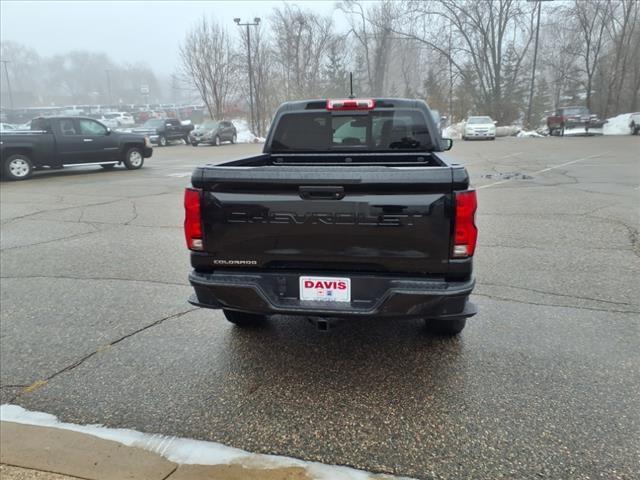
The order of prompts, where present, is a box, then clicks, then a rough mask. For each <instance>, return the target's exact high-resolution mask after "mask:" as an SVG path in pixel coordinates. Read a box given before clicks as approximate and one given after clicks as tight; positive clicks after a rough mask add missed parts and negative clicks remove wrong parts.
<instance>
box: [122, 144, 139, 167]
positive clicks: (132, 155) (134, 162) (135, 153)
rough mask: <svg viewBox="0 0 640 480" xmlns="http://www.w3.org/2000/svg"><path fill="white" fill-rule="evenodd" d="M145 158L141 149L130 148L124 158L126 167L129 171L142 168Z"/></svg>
mask: <svg viewBox="0 0 640 480" xmlns="http://www.w3.org/2000/svg"><path fill="white" fill-rule="evenodd" d="M143 164H144V156H143V155H142V152H141V151H140V149H139V148H130V149H129V150H127V153H126V154H125V156H124V166H125V167H127V169H129V170H137V169H139V168H142V165H143Z"/></svg>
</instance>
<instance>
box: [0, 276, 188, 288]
mask: <svg viewBox="0 0 640 480" xmlns="http://www.w3.org/2000/svg"><path fill="white" fill-rule="evenodd" d="M36 278H40V279H53V280H96V281H112V280H115V281H122V282H139V283H151V284H157V285H169V286H172V287H173V286H178V287H189V286H190V285H189V284H188V283H178V282H165V281H161V280H141V279H138V278H122V277H76V276H73V275H7V276H4V275H3V276H0V279H6V280H23V279H36Z"/></svg>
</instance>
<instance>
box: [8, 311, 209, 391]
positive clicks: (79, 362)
mask: <svg viewBox="0 0 640 480" xmlns="http://www.w3.org/2000/svg"><path fill="white" fill-rule="evenodd" d="M198 308H199V307H193V308H189V309H188V310H184V311H182V312H178V313H174V314H172V315H168V316H166V317H163V318H160V319H158V320H155V321H154V322H151V323H149V324H148V325H145V326H144V327H141V328H139V329H137V330H134V331H133V332H130V333H127V334H126V335H123V336H121V337H119V338H117V339H115V340H114V341H112V342H109V343H108V344H106V345H101V346H99V347H98V348H97V349H95V350H94V351H93V352H91V353H88V354H87V355H85V356H83V357H81V358H79V359H78V360H76V361H75V362H73V363H71V364H69V365H67V366H66V367H64V368H62V369H60V370H58V371H57V372H54V373H52V374H51V375H49V376H48V377H47V378H45V379H44V380H42V379H41V380H36V381H35V382H34V383H32V384H31V385H30V386H27V387H26V388H24V389H23V390H21V391H20V392H18V393H17V394H16V395H15V396H14V397H13V398H12V399H11V400H10V401H9V403H13V402H15V401H16V400H17V399H18V398H19V397H20V396H22V395H23V394H24V393H29V392H31V391H34V390H36V389H37V388H38V387H40V386H43V385H45V384H47V383H49V382H50V381H51V380H53V379H54V378H56V377H57V376H59V375H61V374H63V373H66V372H70V371H71V370H73V369H75V368H77V367H79V366H80V365H82V364H83V363H84V362H86V361H87V360H89V359H90V358H91V357H93V356H95V355H97V354H98V353H100V352H102V351H104V350H107V349H109V348H111V347H113V346H115V345H117V344H119V343H120V342H122V341H124V340H126V339H127V338H131V337H133V336H134V335H137V334H138V333H141V332H144V331H145V330H148V329H150V328H153V327H156V326H158V325H160V324H162V323H164V322H166V321H167V320H173V319H176V318H180V317H183V316H184V315H186V314H188V313H190V312H193V311H194V310H198ZM36 385H37V387H35V388H34V386H36Z"/></svg>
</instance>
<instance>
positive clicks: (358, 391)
mask: <svg viewBox="0 0 640 480" xmlns="http://www.w3.org/2000/svg"><path fill="white" fill-rule="evenodd" d="M639 146H640V141H639V139H638V138H637V137H635V138H634V137H590V138H544V139H513V138H506V139H503V138H499V139H497V140H496V141H495V142H482V141H474V142H461V141H457V142H456V144H455V146H454V148H453V150H452V151H451V152H450V153H449V154H450V156H453V157H455V158H456V159H457V160H459V161H460V162H461V163H465V164H466V165H467V166H468V168H469V171H470V173H471V176H472V179H473V183H474V184H475V186H476V187H477V188H478V195H479V205H480V206H479V212H478V219H477V221H478V225H479V228H480V237H479V245H478V248H477V253H476V274H477V281H478V283H477V287H476V290H475V295H474V301H475V302H476V303H477V304H478V306H479V313H478V315H477V316H476V317H474V318H472V319H471V320H470V321H469V323H468V326H467V328H466V329H465V331H464V332H463V333H462V335H461V336H460V337H459V338H457V339H444V338H440V337H436V336H429V335H427V334H426V333H425V332H424V331H423V329H422V325H421V324H420V322H415V321H399V322H385V321H379V320H367V321H356V322H342V323H340V324H338V325H337V326H336V327H335V329H334V330H332V331H330V332H328V333H326V334H322V333H319V332H316V331H315V330H314V329H313V328H312V326H311V325H310V324H309V323H307V322H305V321H300V320H297V319H295V318H288V317H277V318H274V319H272V320H271V321H270V322H269V323H268V324H267V325H266V326H265V327H263V328H260V329H255V330H247V331H238V330H236V329H234V328H232V327H231V326H230V325H229V324H227V323H226V322H225V321H224V319H223V317H222V315H221V314H220V313H218V312H213V311H205V310H200V309H197V308H193V307H191V306H190V305H189V304H187V302H186V299H187V297H188V295H189V294H190V293H191V289H190V288H189V286H188V282H187V274H188V271H189V261H188V255H187V252H186V250H185V248H184V240H183V237H182V230H181V223H182V189H183V188H184V187H185V186H186V185H187V184H188V181H189V178H188V177H180V176H176V174H180V173H183V172H189V171H190V170H191V169H192V168H193V166H195V165H197V164H199V163H203V162H205V161H213V162H218V161H223V160H226V159H229V158H236V157H240V156H243V155H248V154H253V153H256V152H258V151H259V150H260V146H256V145H236V146H223V147H220V148H214V147H212V148H207V147H198V148H192V147H190V146H181V145H176V146H172V147H167V148H156V149H155V152H154V156H153V157H152V158H151V159H150V160H148V161H147V163H146V165H145V168H143V169H142V170H138V171H132V172H129V171H125V170H124V169H115V170H114V171H110V172H105V171H102V169H100V168H98V169H96V168H91V167H85V168H81V169H75V170H71V169H70V170H68V171H67V170H65V171H62V172H56V173H42V174H38V175H36V177H35V178H33V179H32V180H29V181H26V182H20V183H6V182H3V183H2V187H1V189H0V194H1V198H0V221H1V222H2V226H1V234H2V235H1V241H0V248H1V255H0V262H1V263H0V276H1V278H0V281H1V287H2V288H1V289H0V293H1V298H0V315H1V318H0V365H1V368H0V387H1V388H0V400H1V401H2V402H3V403H6V402H11V403H16V404H19V405H22V406H23V407H25V408H28V409H32V410H40V411H45V412H48V413H52V414H55V415H57V416H59V417H60V418H61V419H62V420H63V421H68V422H74V423H101V424H105V425H108V426H111V427H122V428H134V429H137V430H142V431H146V432H151V433H161V434H167V435H176V436H182V437H190V438H197V439H205V440H212V441H218V442H222V443H225V444H227V445H231V446H234V447H239V448H243V449H247V450H250V451H255V452H262V453H274V454H282V455H287V456H293V457H298V458H303V459H307V460H314V461H320V462H324V463H335V464H344V465H349V466H353V467H356V468H361V469H365V470H369V471H374V472H386V473H392V474H398V475H408V476H413V477H417V478H424V479H447V478H451V479H454V478H491V479H498V478H571V479H590V478H607V479H616V478H618V479H631V478H634V476H635V475H636V474H637V461H638V458H639V457H640V409H638V406H637V405H638V402H639V401H640V368H638V367H639V365H640V353H639V351H640V349H638V344H639V343H640V342H639V340H640V328H639V326H638V322H639V318H640V281H639V277H640V275H639V273H640V262H639V259H638V257H639V256H640V247H639V244H638V226H639V205H640V155H638V153H637V152H638V151H639V148H638V147H639ZM561 165H563V166H561ZM171 175H173V176H171Z"/></svg>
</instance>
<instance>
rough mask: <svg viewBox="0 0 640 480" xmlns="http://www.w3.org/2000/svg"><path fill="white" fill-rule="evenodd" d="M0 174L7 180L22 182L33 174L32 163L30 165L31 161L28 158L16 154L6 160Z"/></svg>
mask: <svg viewBox="0 0 640 480" xmlns="http://www.w3.org/2000/svg"><path fill="white" fill-rule="evenodd" d="M2 173H3V174H4V175H5V176H6V177H7V178H8V179H9V180H24V179H26V178H29V177H30V176H31V174H32V173H33V163H31V159H30V158H29V157H28V156H26V155H24V154H22V153H17V154H15V155H11V156H10V157H9V158H7V160H6V161H5V162H4V165H3V169H2Z"/></svg>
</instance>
